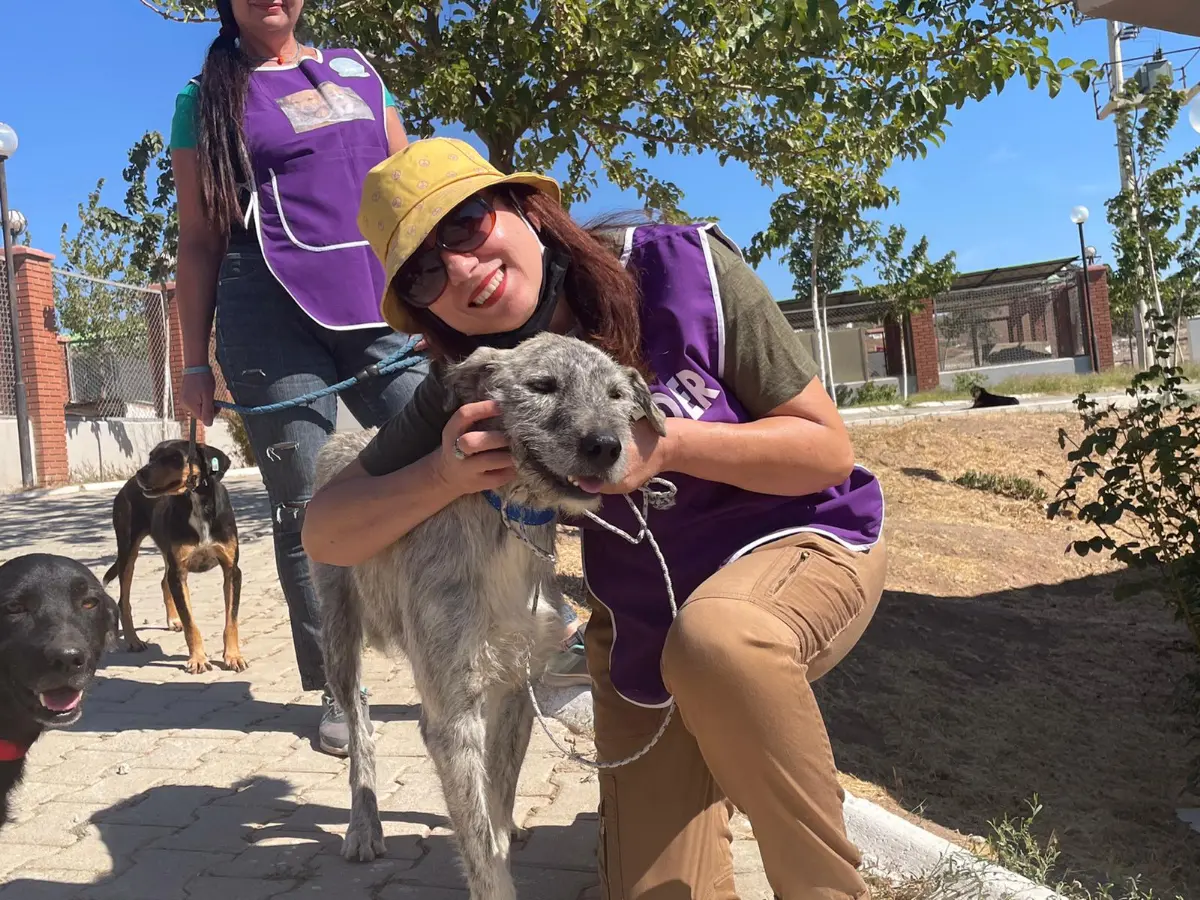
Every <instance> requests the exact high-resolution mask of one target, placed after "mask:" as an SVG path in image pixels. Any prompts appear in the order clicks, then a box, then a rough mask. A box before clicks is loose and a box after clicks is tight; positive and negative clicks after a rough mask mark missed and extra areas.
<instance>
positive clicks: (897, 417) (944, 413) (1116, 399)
mask: <svg viewBox="0 0 1200 900" xmlns="http://www.w3.org/2000/svg"><path fill="white" fill-rule="evenodd" d="M1034 396H1035V398H1036V397H1037V395H1034ZM1090 399H1092V400H1095V401H1096V402H1098V403H1100V404H1101V405H1107V404H1109V403H1112V404H1113V405H1115V406H1116V407H1118V408H1121V409H1123V408H1126V407H1128V406H1130V405H1132V404H1133V398H1131V397H1130V396H1129V395H1127V394H1104V395H1098V396H1093V397H1091V398H1090ZM859 409H861V410H863V412H861V413H858V412H856V411H855V410H843V411H842V418H843V420H844V421H845V423H846V425H847V426H851V425H894V424H896V423H897V422H909V421H912V420H914V419H927V418H931V417H940V418H945V417H948V416H971V415H990V414H995V413H1001V414H1008V415H1020V414H1021V413H1029V412H1071V411H1074V410H1075V399H1074V398H1073V397H1072V398H1066V397H1046V398H1045V399H1032V400H1030V401H1028V402H1022V403H1021V404H1020V405H1018V406H995V407H990V408H988V409H972V408H971V404H970V402H969V401H966V400H950V401H938V402H937V403H936V404H932V403H931V404H928V405H922V406H921V407H920V408H917V407H908V408H907V410H908V411H906V412H900V410H904V409H905V407H903V406H898V405H892V406H865V407H859Z"/></svg>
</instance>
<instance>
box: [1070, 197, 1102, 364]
mask: <svg viewBox="0 0 1200 900" xmlns="http://www.w3.org/2000/svg"><path fill="white" fill-rule="evenodd" d="M1087 220H1088V208H1087V207H1086V206H1075V207H1072V208H1071V221H1072V222H1074V223H1075V224H1076V225H1078V226H1079V260H1080V262H1082V263H1083V310H1084V317H1083V321H1084V327H1086V328H1087V331H1088V346H1089V348H1090V350H1091V353H1092V369H1093V370H1094V371H1096V372H1099V371H1100V351H1099V348H1097V346H1096V325H1095V322H1093V320H1092V288H1091V284H1090V281H1091V279H1090V278H1089V277H1088V246H1087V242H1086V241H1084V239H1083V223H1084V222H1086V221H1087ZM1095 255H1096V253H1095V251H1094V250H1093V251H1092V256H1093V257H1095Z"/></svg>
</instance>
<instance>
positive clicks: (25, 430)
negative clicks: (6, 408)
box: [0, 122, 33, 488]
mask: <svg viewBox="0 0 1200 900" xmlns="http://www.w3.org/2000/svg"><path fill="white" fill-rule="evenodd" d="M16 152H17V133H16V132H15V131H13V130H12V127H11V126H9V125H5V124H4V123H3V122H0V232H3V233H4V272H5V275H6V276H7V280H6V281H5V285H6V286H7V292H8V321H9V327H10V328H11V330H12V356H13V379H14V384H13V394H14V398H15V399H16V402H17V410H16V412H17V444H18V445H19V447H20V453H21V483H22V484H23V485H25V487H27V488H31V487H33V453H32V448H31V447H30V443H29V406H28V403H27V402H26V399H25V376H24V374H23V370H22V368H21V320H20V317H19V316H18V314H17V279H16V275H15V274H14V271H13V250H12V230H11V229H10V228H9V216H8V184H7V183H6V181H5V177H4V164H5V163H6V162H8V160H9V158H10V157H11V156H12V155H13V154H14V153H16Z"/></svg>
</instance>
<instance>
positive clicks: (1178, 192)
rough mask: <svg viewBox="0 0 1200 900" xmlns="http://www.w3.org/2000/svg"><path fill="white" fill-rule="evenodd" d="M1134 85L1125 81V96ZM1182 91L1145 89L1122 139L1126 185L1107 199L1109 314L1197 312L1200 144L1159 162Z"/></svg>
mask: <svg viewBox="0 0 1200 900" xmlns="http://www.w3.org/2000/svg"><path fill="white" fill-rule="evenodd" d="M1131 91H1136V86H1134V85H1132V84H1131V85H1129V86H1128V87H1127V89H1126V94H1127V95H1128V94H1129V92H1131ZM1183 104H1184V94H1183V93H1182V92H1180V91H1177V90H1175V89H1174V88H1173V87H1172V86H1171V85H1170V84H1168V83H1166V82H1165V81H1163V82H1159V83H1157V84H1156V85H1155V86H1154V87H1153V88H1152V89H1151V90H1150V91H1149V92H1148V93H1147V94H1146V97H1145V100H1144V106H1143V107H1142V109H1141V110H1140V111H1138V112H1137V113H1135V114H1134V117H1133V119H1134V121H1133V123H1132V125H1131V126H1130V128H1129V133H1128V135H1127V137H1126V138H1125V139H1124V140H1123V142H1122V143H1124V144H1127V145H1128V146H1129V148H1130V153H1129V158H1128V160H1127V161H1126V162H1127V165H1128V166H1129V174H1130V179H1129V186H1128V188H1126V189H1124V190H1122V191H1121V192H1120V193H1119V194H1117V196H1115V197H1113V198H1112V199H1110V200H1109V201H1108V202H1107V203H1106V204H1105V206H1106V208H1107V211H1108V219H1109V222H1110V223H1111V224H1112V226H1113V255H1114V259H1115V262H1116V270H1115V271H1114V272H1113V275H1112V279H1111V283H1110V284H1111V286H1110V291H1111V295H1110V296H1111V300H1112V305H1113V313H1114V316H1122V315H1128V314H1129V313H1131V311H1132V310H1133V309H1134V308H1139V309H1145V307H1146V306H1149V305H1153V306H1154V307H1155V308H1156V309H1157V310H1158V311H1159V312H1160V313H1162V311H1163V310H1164V309H1169V310H1172V311H1173V313H1174V315H1175V316H1176V318H1177V319H1178V318H1179V317H1181V316H1183V315H1190V314H1192V313H1195V312H1198V311H1200V296H1198V295H1197V292H1196V280H1197V278H1198V277H1200V244H1198V239H1200V210H1197V207H1196V206H1195V205H1194V204H1193V205H1191V206H1189V203H1191V201H1192V198H1194V197H1195V196H1196V194H1197V193H1198V192H1200V177H1198V176H1197V171H1196V170H1197V165H1198V164H1200V148H1196V149H1193V150H1191V151H1189V152H1187V153H1185V154H1184V155H1183V156H1182V157H1180V158H1179V159H1176V160H1168V161H1164V160H1163V154H1164V152H1165V150H1166V145H1167V142H1168V140H1169V139H1170V136H1171V132H1172V131H1173V130H1174V128H1175V126H1176V124H1177V123H1178V122H1179V115H1180V111H1181V110H1182V108H1183Z"/></svg>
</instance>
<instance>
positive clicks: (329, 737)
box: [317, 687, 375, 756]
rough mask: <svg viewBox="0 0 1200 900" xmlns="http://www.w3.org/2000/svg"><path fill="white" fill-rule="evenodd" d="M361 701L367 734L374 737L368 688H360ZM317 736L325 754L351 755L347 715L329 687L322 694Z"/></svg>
mask: <svg viewBox="0 0 1200 900" xmlns="http://www.w3.org/2000/svg"><path fill="white" fill-rule="evenodd" d="M359 700H360V701H361V702H362V708H363V715H364V716H365V717H366V720H367V734H369V735H374V734H375V723H374V722H372V721H371V710H370V707H368V706H367V689H366V688H359ZM317 735H318V738H319V740H318V744H319V746H320V747H321V749H322V750H323V751H324V752H326V753H328V754H330V755H331V756H349V755H350V726H349V725H348V724H347V723H346V713H345V711H344V710H343V709H342V708H341V706H339V705H338V702H337V700H335V699H334V698H333V692H332V691H330V690H329V688H328V687H326V688H325V690H324V692H323V693H322V694H321V727H320V728H319V729H318V730H317Z"/></svg>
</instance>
